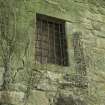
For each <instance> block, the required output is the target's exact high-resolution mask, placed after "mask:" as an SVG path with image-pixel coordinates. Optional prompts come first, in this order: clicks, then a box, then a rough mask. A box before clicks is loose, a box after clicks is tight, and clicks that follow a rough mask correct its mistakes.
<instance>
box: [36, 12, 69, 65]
mask: <svg viewBox="0 0 105 105" xmlns="http://www.w3.org/2000/svg"><path fill="white" fill-rule="evenodd" d="M36 29H37V34H36V46H35V47H36V54H35V56H36V61H37V62H40V63H41V64H46V63H51V64H58V65H62V66H68V53H67V40H66V35H65V21H63V20H60V19H56V18H52V17H48V16H45V15H39V14H37V16H36Z"/></svg>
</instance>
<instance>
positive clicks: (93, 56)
mask: <svg viewBox="0 0 105 105" xmlns="http://www.w3.org/2000/svg"><path fill="white" fill-rule="evenodd" d="M1 1H2V0H1ZM0 3H1V4H0V5H2V2H0ZM4 4H5V7H8V8H10V9H9V10H8V8H5V9H6V11H3V9H2V8H4V7H2V8H0V10H1V13H0V14H2V13H4V15H3V16H4V17H5V18H4V19H6V17H10V18H8V21H9V23H8V26H10V27H7V29H8V30H9V31H8V32H7V31H6V30H7V29H6V30H4V32H5V33H6V34H4V35H6V38H5V37H3V35H2V34H3V33H2V32H1V31H2V29H1V31H0V39H2V41H1V40H0V41H1V42H2V43H0V45H3V47H2V46H0V87H1V92H0V104H1V105H2V104H3V105H4V104H8V105H11V104H12V105H23V104H25V105H26V104H28V105H54V104H55V103H56V104H57V105H59V103H60V102H62V101H63V102H64V103H67V105H69V104H73V105H78V104H79V105H85V104H86V105H87V104H89V105H104V104H105V99H104V97H105V94H104V93H105V89H104V87H105V85H104V78H105V77H104V75H105V74H104V73H105V72H104V68H105V64H104V62H105V53H104V52H105V46H104V43H105V35H104V33H105V31H104V28H105V1H104V0H23V1H21V0H18V1H17V0H15V2H14V0H10V2H8V1H6V2H4ZM7 4H8V5H7ZM7 10H8V11H7ZM7 13H8V16H7V15H6V14H7ZM36 13H39V14H44V15H48V16H52V17H56V18H60V19H63V20H65V21H66V23H65V27H66V35H67V43H68V55H69V62H70V65H69V66H68V67H61V66H57V65H53V64H45V65H40V64H37V65H36V64H35V34H36V28H35V27H36ZM0 19H1V18H0ZM1 21H5V20H2V19H1ZM1 21H0V24H2V22H1ZM3 24H5V23H3ZM2 27H6V26H2ZM11 33H12V34H11ZM11 35H12V36H14V35H15V37H14V39H15V41H14V40H12V42H11V44H9V45H10V46H12V45H14V46H13V47H9V46H8V43H9V42H8V37H7V36H9V38H10V37H11ZM75 38H77V41H78V42H79V44H78V43H77V42H76V43H77V44H76V45H77V46H78V47H75V43H74V42H75ZM9 41H11V40H9ZM2 48H4V50H3V49H2ZM10 48H13V50H12V51H13V52H12V54H11V57H10V59H9V69H8V70H9V71H8V72H7V74H6V76H5V75H4V74H5V70H6V69H5V65H4V64H5V63H4V60H3V57H4V55H3V54H4V52H3V51H5V52H6V53H5V54H7V55H8V51H9V50H8V49H10ZM75 48H76V49H75ZM77 50H78V52H79V53H77V52H75V51H77ZM10 51H11V50H10ZM78 61H79V63H78ZM7 64H8V63H7ZM8 74H9V75H8ZM4 77H6V78H5V81H7V80H8V78H9V81H8V83H6V84H7V87H6V89H2V86H3V83H4ZM60 100H62V101H60ZM68 100H71V101H70V102H68ZM63 102H62V103H63Z"/></svg>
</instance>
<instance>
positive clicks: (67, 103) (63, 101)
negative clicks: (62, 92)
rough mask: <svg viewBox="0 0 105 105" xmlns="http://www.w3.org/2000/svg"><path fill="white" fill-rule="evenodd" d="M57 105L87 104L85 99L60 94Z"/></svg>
mask: <svg viewBox="0 0 105 105" xmlns="http://www.w3.org/2000/svg"><path fill="white" fill-rule="evenodd" d="M55 105H87V104H86V103H85V102H84V101H82V100H80V99H79V98H77V99H73V97H72V96H68V97H65V96H60V97H59V98H57V102H56V103H55Z"/></svg>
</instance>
